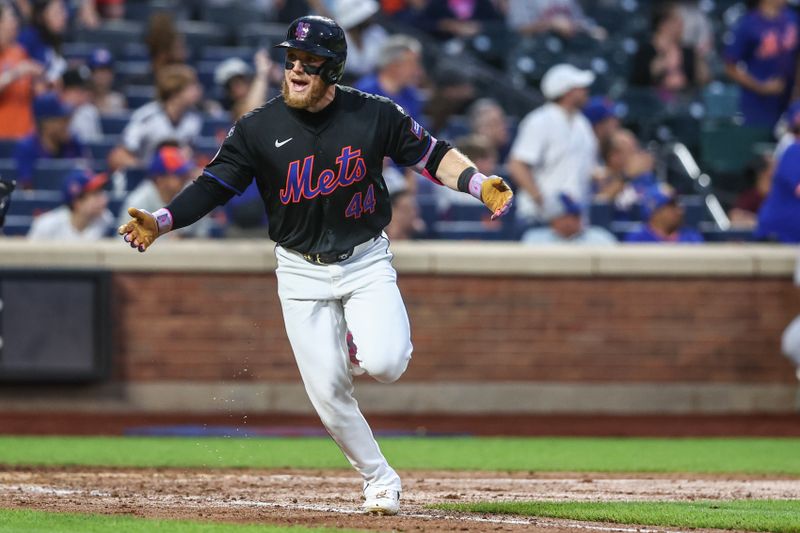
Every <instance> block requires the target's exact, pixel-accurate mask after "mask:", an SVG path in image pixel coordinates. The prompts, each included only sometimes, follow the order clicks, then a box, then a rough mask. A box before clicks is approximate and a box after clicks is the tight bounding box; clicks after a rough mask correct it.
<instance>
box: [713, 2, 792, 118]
mask: <svg viewBox="0 0 800 533" xmlns="http://www.w3.org/2000/svg"><path fill="white" fill-rule="evenodd" d="M748 7H750V10H749V11H748V12H747V14H746V15H744V16H743V17H742V19H741V20H740V21H739V24H738V26H737V27H736V29H735V31H734V39H733V42H732V43H731V44H730V45H729V46H728V49H727V50H726V52H725V71H726V73H727V74H728V76H730V78H731V79H732V80H733V81H735V82H736V83H738V84H739V85H740V86H741V98H740V103H739V107H740V110H741V112H742V114H743V115H744V119H745V123H746V124H748V125H752V126H763V127H765V128H771V127H772V126H773V125H774V124H775V123H776V122H777V120H778V118H779V117H780V115H781V113H782V112H783V111H784V109H786V106H787V104H788V102H789V96H790V94H791V92H792V84H793V81H794V76H795V67H796V60H797V50H798V35H797V32H798V22H797V17H796V15H795V14H794V13H793V12H792V11H791V10H790V9H789V8H788V7H786V0H758V1H751V2H749V3H748Z"/></svg>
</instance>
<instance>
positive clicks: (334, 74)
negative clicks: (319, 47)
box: [319, 58, 344, 85]
mask: <svg viewBox="0 0 800 533" xmlns="http://www.w3.org/2000/svg"><path fill="white" fill-rule="evenodd" d="M343 75H344V61H341V60H339V59H334V58H331V59H328V60H326V61H325V63H324V64H323V65H322V70H321V71H320V73H319V76H320V78H322V81H323V82H325V83H327V84H328V85H333V84H335V83H338V82H339V81H341V79H342V76H343Z"/></svg>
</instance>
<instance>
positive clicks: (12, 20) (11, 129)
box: [0, 3, 44, 139]
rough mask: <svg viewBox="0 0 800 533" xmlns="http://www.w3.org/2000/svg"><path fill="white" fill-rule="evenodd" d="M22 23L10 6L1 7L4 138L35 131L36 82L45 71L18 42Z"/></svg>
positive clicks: (0, 126)
mask: <svg viewBox="0 0 800 533" xmlns="http://www.w3.org/2000/svg"><path fill="white" fill-rule="evenodd" d="M18 31H19V22H18V20H17V15H16V13H15V12H14V8H13V7H12V6H11V5H10V4H6V3H0V64H2V65H3V68H2V72H0V138H4V139H19V138H20V137H24V136H25V135H29V134H30V133H31V132H32V131H33V127H34V124H33V109H32V104H33V82H34V80H35V79H37V78H38V77H39V76H41V75H42V72H43V71H44V70H43V68H42V65H41V64H39V63H38V62H36V61H33V60H31V59H30V58H29V57H28V53H27V52H26V51H25V49H24V48H23V47H22V46H20V45H19V44H18V43H17V42H16V41H17V34H18Z"/></svg>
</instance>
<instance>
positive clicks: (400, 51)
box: [355, 35, 423, 123]
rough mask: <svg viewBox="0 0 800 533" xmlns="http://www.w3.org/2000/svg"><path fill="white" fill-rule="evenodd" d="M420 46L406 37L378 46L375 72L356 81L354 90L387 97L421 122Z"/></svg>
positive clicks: (411, 38)
mask: <svg viewBox="0 0 800 533" xmlns="http://www.w3.org/2000/svg"><path fill="white" fill-rule="evenodd" d="M421 55H422V44H420V42H419V41H418V40H417V39H415V38H413V37H409V36H407V35H393V36H391V37H389V38H388V39H387V40H386V41H385V42H384V43H383V46H382V47H381V50H380V54H379V56H378V62H377V67H378V71H377V72H375V73H373V74H368V75H367V76H365V77H363V78H361V79H360V80H358V82H357V83H356V84H355V88H356V89H359V90H361V91H364V92H366V93H371V94H377V95H379V96H385V97H387V98H390V99H391V100H392V101H394V102H395V103H396V104H398V105H399V106H400V107H402V108H403V109H404V110H405V111H406V113H408V114H409V115H410V116H411V117H413V118H414V120H416V121H417V122H420V123H422V122H423V120H422V106H423V99H422V96H421V95H420V94H419V91H418V90H417V88H418V87H419V84H420V81H421V78H422V75H423V70H422V64H421V63H420V58H421Z"/></svg>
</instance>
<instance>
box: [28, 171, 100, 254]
mask: <svg viewBox="0 0 800 533" xmlns="http://www.w3.org/2000/svg"><path fill="white" fill-rule="evenodd" d="M106 183H108V177H107V176H106V175H105V174H96V175H91V174H89V173H87V172H86V171H84V170H73V171H71V172H70V173H68V174H67V175H66V176H65V177H64V182H63V187H62V194H63V198H64V205H62V206H61V207H57V208H56V209H53V210H52V211H48V212H47V213H44V214H42V215H40V216H38V217H36V219H34V221H33V224H32V225H31V229H30V230H29V231H28V239H30V240H52V241H96V240H98V239H102V238H103V237H108V236H110V232H111V230H112V229H113V228H112V223H113V222H114V216H113V215H112V214H111V211H109V210H108V195H107V194H106V191H105V186H106Z"/></svg>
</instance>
